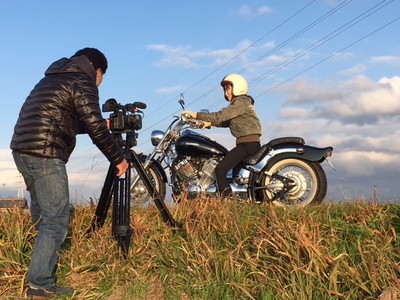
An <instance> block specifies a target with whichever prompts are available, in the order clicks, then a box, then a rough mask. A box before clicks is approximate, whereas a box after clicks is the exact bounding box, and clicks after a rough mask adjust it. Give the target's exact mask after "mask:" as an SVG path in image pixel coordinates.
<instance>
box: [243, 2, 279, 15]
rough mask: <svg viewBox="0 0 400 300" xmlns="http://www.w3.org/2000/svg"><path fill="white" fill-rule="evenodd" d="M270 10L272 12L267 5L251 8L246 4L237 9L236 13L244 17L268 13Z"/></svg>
mask: <svg viewBox="0 0 400 300" xmlns="http://www.w3.org/2000/svg"><path fill="white" fill-rule="evenodd" d="M272 12H273V10H272V9H271V8H270V7H268V6H261V7H259V8H257V9H253V8H251V7H250V6H248V5H242V6H241V7H240V8H239V9H238V14H239V15H240V16H244V17H254V16H258V15H265V14H270V13H272Z"/></svg>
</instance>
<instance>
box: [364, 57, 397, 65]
mask: <svg viewBox="0 0 400 300" xmlns="http://www.w3.org/2000/svg"><path fill="white" fill-rule="evenodd" d="M370 61H371V62H372V63H388V64H394V65H400V56H374V57H372V58H371V59H370Z"/></svg>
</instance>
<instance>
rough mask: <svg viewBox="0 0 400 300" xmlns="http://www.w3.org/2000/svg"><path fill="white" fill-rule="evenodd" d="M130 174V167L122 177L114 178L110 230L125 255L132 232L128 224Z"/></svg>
mask: <svg viewBox="0 0 400 300" xmlns="http://www.w3.org/2000/svg"><path fill="white" fill-rule="evenodd" d="M130 175H131V169H130V168H128V170H127V172H126V173H125V175H124V177H123V178H119V177H117V176H115V178H114V204H113V218H112V220H113V223H112V232H113V235H114V237H115V239H116V240H117V243H118V246H119V247H120V248H121V251H122V253H123V254H124V256H125V257H126V256H127V255H128V250H129V244H130V241H131V236H132V233H133V230H132V228H131V226H130V208H131V203H130V177H131V176H130Z"/></svg>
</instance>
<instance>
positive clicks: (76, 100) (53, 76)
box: [10, 56, 123, 165]
mask: <svg viewBox="0 0 400 300" xmlns="http://www.w3.org/2000/svg"><path fill="white" fill-rule="evenodd" d="M78 133H87V134H89V136H90V138H91V139H92V141H93V143H94V144H95V145H96V146H97V147H98V148H99V149H100V151H101V152H103V154H104V155H105V156H106V157H107V159H108V160H109V161H110V162H111V163H112V164H114V165H116V164H119V163H120V162H122V160H123V153H122V151H121V149H120V147H119V146H118V144H117V143H116V142H115V140H114V138H113V137H112V136H111V134H110V132H109V130H108V129H107V125H106V122H105V120H104V119H103V117H102V115H101V111H100V106H99V94H98V89H97V86H96V73H95V70H94V68H93V67H92V65H91V63H90V61H89V60H88V59H87V58H86V56H79V57H75V58H73V59H68V58H62V59H60V60H58V61H56V62H54V63H53V64H52V65H50V67H49V68H48V69H47V71H46V72H45V77H44V78H43V79H42V80H41V81H40V82H39V83H38V84H37V85H36V86H35V88H34V89H33V90H32V92H31V93H30V95H29V96H28V97H27V99H26V100H25V103H24V105H23V106H22V109H21V112H20V114H19V118H18V121H17V124H16V125H15V128H14V135H13V137H12V141H11V146H10V147H11V149H12V150H13V151H18V152H22V153H27V154H31V155H34V156H40V157H47V158H59V159H62V160H63V161H65V162H67V161H68V159H69V157H70V155H71V153H72V150H73V149H74V147H75V143H76V135H77V134H78Z"/></svg>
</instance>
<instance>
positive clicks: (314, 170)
mask: <svg viewBox="0 0 400 300" xmlns="http://www.w3.org/2000/svg"><path fill="white" fill-rule="evenodd" d="M268 172H269V174H277V175H280V176H283V177H286V178H289V179H292V180H293V181H294V183H295V186H294V187H293V188H291V189H290V190H289V191H287V192H284V193H282V195H279V192H281V191H282V189H279V188H276V189H272V188H271V189H262V193H263V198H264V199H266V201H270V202H272V203H273V204H275V205H278V206H286V207H305V206H307V205H310V204H318V203H320V202H321V201H322V200H323V199H324V198H325V196H326V192H327V186H328V184H327V180H326V175H325V172H324V170H323V169H322V167H321V165H320V164H319V163H317V162H310V161H305V160H301V159H297V158H286V159H282V160H279V161H277V162H276V163H275V164H273V165H272V166H271V167H270V168H269V170H268ZM280 183H281V181H280V180H279V179H272V177H271V176H270V175H267V174H264V175H263V176H262V178H261V183H260V186H270V187H272V186H273V185H275V186H279V184H280ZM281 186H282V185H281ZM277 195H279V196H277Z"/></svg>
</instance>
